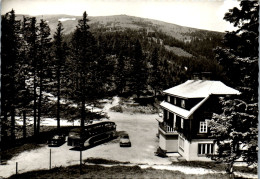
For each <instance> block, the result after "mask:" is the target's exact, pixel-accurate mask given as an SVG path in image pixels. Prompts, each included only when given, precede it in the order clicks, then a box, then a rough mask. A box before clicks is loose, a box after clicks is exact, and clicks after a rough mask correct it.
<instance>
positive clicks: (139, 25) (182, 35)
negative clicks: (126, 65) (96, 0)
mask: <svg viewBox="0 0 260 179" xmlns="http://www.w3.org/2000/svg"><path fill="white" fill-rule="evenodd" d="M23 16H26V17H36V19H37V20H38V21H39V20H40V19H42V18H43V19H44V20H46V21H47V22H48V24H49V26H50V29H51V34H52V35H53V34H54V32H55V30H56V28H57V24H58V21H59V19H61V18H75V19H74V20H69V19H68V20H64V21H62V24H63V28H64V34H69V33H71V32H73V31H74V30H75V29H76V26H77V24H78V20H79V19H81V18H82V16H74V15H66V14H55V15H52V14H47V15H37V16H31V15H23V14H17V15H16V17H17V19H18V20H22V18H23ZM88 19H89V26H90V27H91V28H101V27H103V28H114V29H115V28H121V29H126V28H130V29H136V30H139V29H146V30H147V31H148V32H153V31H161V32H163V33H165V34H166V35H169V36H172V37H174V38H176V39H177V40H181V41H185V40H187V41H190V39H191V38H192V37H194V33H195V34H196V33H197V32H203V33H216V34H224V33H222V32H217V31H210V30H204V29H197V28H193V27H186V26H181V25H177V24H174V23H169V22H164V21H160V20H154V19H149V18H142V17H137V16H129V15H126V14H121V15H110V16H88Z"/></svg>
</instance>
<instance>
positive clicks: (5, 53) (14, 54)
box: [1, 10, 20, 141]
mask: <svg viewBox="0 0 260 179" xmlns="http://www.w3.org/2000/svg"><path fill="white" fill-rule="evenodd" d="M19 33H20V21H17V20H15V12H14V10H12V11H10V12H8V13H6V14H5V15H3V16H2V41H1V42H2V45H1V55H2V59H1V61H2V64H1V73H2V78H1V86H2V90H1V93H2V94H1V96H2V98H1V105H2V110H1V118H2V127H3V140H5V139H6V137H7V131H6V130H7V128H8V116H11V124H10V128H11V140H12V141H13V140H15V108H17V98H16V97H17V96H18V94H17V88H18V86H17V84H16V81H17V63H18V62H19V60H18V59H19V49H20V44H19V38H20V37H19Z"/></svg>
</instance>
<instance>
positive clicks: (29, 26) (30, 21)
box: [22, 17, 38, 135]
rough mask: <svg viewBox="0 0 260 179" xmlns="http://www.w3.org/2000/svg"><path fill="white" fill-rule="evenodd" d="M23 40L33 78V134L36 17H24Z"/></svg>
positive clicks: (35, 128) (35, 116)
mask: <svg viewBox="0 0 260 179" xmlns="http://www.w3.org/2000/svg"><path fill="white" fill-rule="evenodd" d="M22 27H23V29H22V30H23V40H24V42H25V44H24V46H26V47H25V53H26V54H25V55H26V58H27V61H28V64H29V67H30V69H29V70H30V74H31V75H30V78H33V85H32V86H33V87H32V88H33V128H34V135H36V134H37V97H38V96H37V91H36V89H37V86H38V85H37V80H38V77H37V74H38V73H37V53H38V34H37V32H38V26H37V25H36V18H35V17H30V18H24V20H23V26H22Z"/></svg>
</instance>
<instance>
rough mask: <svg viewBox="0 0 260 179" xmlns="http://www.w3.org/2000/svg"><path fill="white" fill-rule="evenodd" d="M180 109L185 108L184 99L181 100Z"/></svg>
mask: <svg viewBox="0 0 260 179" xmlns="http://www.w3.org/2000/svg"><path fill="white" fill-rule="evenodd" d="M181 107H182V108H185V100H184V99H182V100H181Z"/></svg>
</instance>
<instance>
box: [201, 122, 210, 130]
mask: <svg viewBox="0 0 260 179" xmlns="http://www.w3.org/2000/svg"><path fill="white" fill-rule="evenodd" d="M207 132H208V127H207V122H206V121H203V122H200V133H207Z"/></svg>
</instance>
